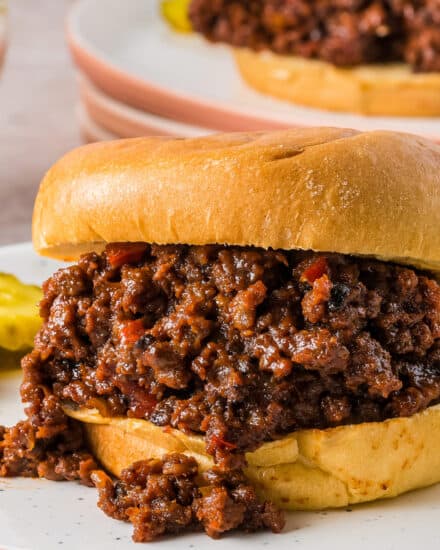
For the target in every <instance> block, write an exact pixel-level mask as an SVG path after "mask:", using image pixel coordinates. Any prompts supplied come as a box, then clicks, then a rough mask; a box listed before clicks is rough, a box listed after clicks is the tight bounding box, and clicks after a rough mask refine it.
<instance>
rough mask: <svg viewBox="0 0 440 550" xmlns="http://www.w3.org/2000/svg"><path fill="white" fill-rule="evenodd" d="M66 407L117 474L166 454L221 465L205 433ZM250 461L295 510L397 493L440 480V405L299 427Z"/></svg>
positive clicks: (258, 482)
mask: <svg viewBox="0 0 440 550" xmlns="http://www.w3.org/2000/svg"><path fill="white" fill-rule="evenodd" d="M65 412H66V413H67V414H68V415H69V416H70V417H72V418H75V419H77V420H80V421H81V422H83V423H84V428H85V433H86V436H87V440H88V443H89V446H90V449H91V451H92V452H93V454H94V456H95V457H96V458H97V459H98V460H99V461H100V462H101V464H102V465H103V466H104V467H105V468H106V469H107V470H108V471H109V472H111V473H113V474H114V475H115V476H119V475H120V473H121V470H122V469H123V468H127V467H128V466H130V465H131V464H132V463H133V462H135V461H137V460H144V459H148V458H158V457H161V456H163V455H164V454H166V453H183V454H186V455H188V456H193V457H194V458H195V459H196V460H197V462H198V463H199V468H200V471H205V470H207V469H208V468H210V467H211V466H212V465H213V463H212V458H211V457H210V456H209V455H208V454H207V452H206V451H205V444H204V440H203V438H202V437H200V436H195V435H185V434H183V433H182V432H180V431H178V430H175V429H172V428H165V429H164V428H160V427H158V426H155V425H154V424H152V423H151V422H148V421H147V420H136V419H128V418H109V417H103V416H101V415H100V414H99V413H98V411H96V410H90V409H79V410H74V409H69V408H65ZM246 458H247V461H248V468H247V469H246V470H245V473H246V475H247V477H248V478H249V479H250V481H251V482H252V483H253V484H254V486H255V488H256V490H257V492H258V493H259V496H260V497H261V498H266V499H270V500H272V501H273V502H275V503H276V504H278V505H279V506H280V507H281V508H285V509H288V510H300V509H301V510H315V509H322V508H336V507H340V506H347V505H349V504H356V503H360V502H366V501H370V500H376V499H379V498H389V497H395V496H397V495H399V494H401V493H404V492H406V491H410V490H413V489H418V488H421V487H425V486H428V485H432V484H433V483H437V482H438V481H440V405H437V406H434V407H430V408H428V409H426V410H424V411H423V412H420V413H417V414H415V415H414V416H412V417H409V418H394V419H392V420H385V421H384V422H368V423H363V424H357V425H349V426H341V427H337V428H330V429H327V430H304V431H299V432H294V433H291V434H289V435H286V436H284V437H283V438H282V439H279V440H277V441H272V442H269V443H265V444H263V445H262V446H261V447H260V448H259V449H257V450H256V451H255V452H253V453H247V455H246Z"/></svg>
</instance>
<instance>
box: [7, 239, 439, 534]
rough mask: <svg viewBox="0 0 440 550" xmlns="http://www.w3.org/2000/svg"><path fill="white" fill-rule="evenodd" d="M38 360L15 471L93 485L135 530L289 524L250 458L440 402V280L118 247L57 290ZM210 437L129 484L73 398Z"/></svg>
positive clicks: (29, 379)
mask: <svg viewBox="0 0 440 550" xmlns="http://www.w3.org/2000/svg"><path fill="white" fill-rule="evenodd" d="M41 316H42V318H43V325H42V328H41V330H40V332H39V334H38V336H37V338H36V341H35V348H34V350H33V351H32V352H31V353H30V354H29V355H28V356H26V357H25V359H24V360H23V363H22V367H23V372H24V380H23V384H22V390H21V391H22V398H23V401H24V402H25V403H26V413H27V416H28V418H27V420H26V421H23V422H20V423H18V424H17V426H15V427H13V428H9V429H8V428H0V476H11V475H24V476H40V477H47V478H48V479H55V480H61V479H79V480H80V481H82V482H83V483H85V484H87V485H92V484H94V485H95V486H96V487H98V490H99V495H100V496H99V506H100V507H101V508H102V509H103V510H104V511H105V512H106V513H107V514H108V515H110V516H112V517H115V518H118V519H121V520H125V521H131V522H132V523H133V524H134V527H135V530H134V539H135V540H137V541H147V540H152V539H154V538H156V537H158V536H160V535H162V534H164V533H177V532H180V531H183V530H194V529H200V528H203V529H204V530H205V531H206V532H207V533H208V534H209V535H211V536H214V537H217V536H219V535H220V534H221V533H223V532H225V531H228V530H231V529H236V528H240V529H245V530H255V529H260V528H270V529H271V530H272V531H274V532H278V531H280V530H281V529H282V527H283V524H284V520H283V516H282V514H281V513H280V512H279V511H278V510H277V509H276V508H275V507H274V505H273V504H272V503H270V502H263V503H262V502H259V501H258V499H257V497H256V494H255V490H254V489H253V488H252V487H251V486H250V485H249V483H248V482H247V480H246V478H245V476H244V474H243V472H242V467H243V466H244V465H245V459H244V453H245V452H246V451H251V450H254V449H256V448H257V447H258V446H260V445H261V444H262V443H264V442H265V441H271V440H273V439H276V438H278V437H282V436H283V435H284V434H286V433H288V432H291V431H294V430H300V429H305V428H327V427H330V426H337V425H342V424H352V423H359V422H366V421H381V420H384V419H386V418H391V417H396V416H409V415H413V414H414V413H416V412H418V411H421V410H423V409H424V408H426V407H428V406H430V405H433V404H435V403H438V402H440V287H439V285H438V284H437V282H436V281H435V280H434V278H433V277H432V276H430V275H429V274H426V273H421V272H418V271H415V270H412V269H409V268H405V267H402V266H398V265H394V264H391V263H384V262H379V261H373V260H369V259H360V258H356V257H351V256H344V255H340V254H316V253H313V252H299V251H291V252H286V251H280V250H278V251H276V250H262V249H257V248H251V247H246V248H243V247H228V246H155V245H152V246H150V245H147V244H144V243H132V244H128V243H116V244H112V245H109V246H107V248H106V250H105V251H104V252H103V253H102V254H101V255H98V254H89V255H87V256H84V257H83V258H81V259H80V261H79V262H78V263H77V264H76V265H73V266H71V267H68V268H66V269H62V270H60V271H58V272H57V273H55V274H54V275H53V277H52V278H51V279H49V280H48V281H47V282H46V283H45V284H44V298H43V300H42V302H41ZM63 403H64V404H66V403H67V404H70V405H73V406H78V407H89V408H97V409H98V410H99V411H100V412H101V413H102V414H103V415H110V416H128V417H134V418H145V419H148V420H150V421H151V422H153V423H155V424H156V425H159V426H173V427H175V428H177V429H179V430H182V431H184V432H188V433H200V434H203V435H204V437H205V440H206V445H207V450H208V452H209V453H211V454H212V455H213V457H214V461H215V464H216V465H215V467H214V468H213V469H211V470H209V471H208V472H206V473H205V474H203V475H201V474H200V473H199V472H198V468H197V464H196V463H195V461H194V460H193V459H192V458H188V457H186V456H184V455H167V456H164V457H162V458H160V459H158V460H148V461H141V462H138V463H135V464H133V465H132V466H131V467H130V468H128V469H126V470H124V472H123V473H122V475H121V479H120V480H118V481H115V482H114V481H112V479H111V478H109V477H108V476H107V474H105V472H103V471H102V470H99V469H98V465H97V464H96V463H95V461H94V460H93V458H92V457H91V456H90V454H89V453H88V452H87V450H86V448H85V442H84V440H83V435H82V431H81V428H80V425H79V424H77V423H75V422H74V421H72V420H70V419H68V418H67V417H66V416H65V414H64V412H63V409H62V404H63Z"/></svg>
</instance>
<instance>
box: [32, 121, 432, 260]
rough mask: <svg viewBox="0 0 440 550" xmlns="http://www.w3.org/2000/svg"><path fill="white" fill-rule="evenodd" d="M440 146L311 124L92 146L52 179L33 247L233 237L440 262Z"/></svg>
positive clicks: (45, 185) (62, 249)
mask: <svg viewBox="0 0 440 550" xmlns="http://www.w3.org/2000/svg"><path fill="white" fill-rule="evenodd" d="M439 189H440V147H439V146H438V145H435V144H434V143H432V142H431V141H428V140H425V139H423V138H420V137H416V136H411V135H406V134H397V133H391V132H384V131H377V132H365V133H359V132H356V131H354V130H344V129H335V128H308V129H295V130H285V131H279V132H269V133H250V134H222V135H216V136H208V137H203V138H196V139H166V138H139V139H132V140H125V141H115V142H108V143H99V144H93V145H87V146H85V147H81V148H79V149H77V150H74V151H72V152H71V153H69V154H68V155H66V156H65V157H64V158H63V159H61V160H60V161H59V162H58V163H57V164H55V166H54V167H53V168H52V169H51V170H50V171H49V172H48V174H47V175H46V177H45V178H44V180H43V182H42V184H41V187H40V190H39V193H38V196H37V199H36V202H35V209H34V219H33V240H34V245H35V248H36V250H37V251H38V252H39V253H41V254H43V255H48V256H52V257H55V258H62V259H75V258H77V257H78V256H79V255H80V254H81V253H82V252H87V251H91V250H99V249H101V248H102V247H103V245H104V244H105V243H107V242H115V241H146V242H154V243H158V244H170V243H176V244H177V243H188V244H213V243H221V244H231V245H242V246H245V245H254V246H260V247H264V248H268V247H272V248H282V249H296V248H298V249H313V250H317V251H334V252H340V253H345V254H358V255H370V256H376V257H378V258H382V259H386V260H395V261H400V262H403V263H408V264H411V265H414V266H419V267H427V268H430V269H433V270H439V269H440V239H439V238H438V234H439V228H440V193H439Z"/></svg>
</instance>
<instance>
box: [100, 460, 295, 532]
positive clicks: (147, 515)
mask: <svg viewBox="0 0 440 550" xmlns="http://www.w3.org/2000/svg"><path fill="white" fill-rule="evenodd" d="M197 476H198V466H197V462H196V461H195V459H194V458H191V457H187V456H185V455H182V454H171V455H165V456H164V457H162V459H160V460H157V459H151V460H142V461H139V462H136V463H134V464H133V465H132V466H130V468H127V469H125V470H123V471H122V472H121V477H120V480H117V481H112V479H111V478H110V477H109V476H108V475H107V474H105V473H104V472H103V471H102V470H99V471H95V472H93V473H92V480H93V482H94V484H95V485H96V487H97V488H98V490H99V501H98V506H99V507H100V508H101V509H102V510H103V511H104V512H105V513H106V514H107V515H109V516H111V517H113V518H116V519H119V520H124V521H129V522H131V523H132V524H133V526H134V532H133V540H134V541H135V542H146V541H151V540H154V539H156V538H158V537H160V536H161V535H164V534H166V533H172V534H176V533H179V532H182V531H186V530H196V529H199V528H200V526H202V527H203V528H204V529H205V531H206V532H207V534H208V535H210V536H212V537H214V538H217V537H218V536H219V535H220V534H221V533H223V532H225V531H230V530H231V529H236V528H243V529H245V530H247V531H255V530H257V529H261V528H270V529H272V530H273V531H274V532H279V531H280V530H281V529H282V528H283V526H284V519H283V515H282V513H281V512H279V511H278V510H277V509H276V508H275V507H274V506H273V504H271V503H270V502H265V503H259V502H258V499H257V497H256V494H255V491H254V489H253V488H252V487H251V486H250V485H249V484H248V483H247V481H246V479H245V477H244V476H243V474H242V473H240V472H234V471H230V472H223V473H221V474H220V473H217V472H216V470H215V469H213V470H210V471H208V472H207V473H205V475H204V476H203V478H202V480H201V481H200V482H197Z"/></svg>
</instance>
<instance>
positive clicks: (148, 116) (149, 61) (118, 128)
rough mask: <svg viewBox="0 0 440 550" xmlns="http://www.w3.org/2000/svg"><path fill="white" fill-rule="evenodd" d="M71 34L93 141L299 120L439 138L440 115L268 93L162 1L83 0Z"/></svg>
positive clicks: (82, 116) (84, 120)
mask: <svg viewBox="0 0 440 550" xmlns="http://www.w3.org/2000/svg"><path fill="white" fill-rule="evenodd" d="M67 38H68V43H69V47H70V49H71V52H72V55H73V59H74V61H75V64H76V66H77V68H78V73H79V78H78V81H79V92H80V93H79V96H80V100H79V107H78V117H79V122H80V126H81V131H82V133H83V135H84V138H85V139H86V140H88V141H94V140H103V139H113V138H116V137H137V136H141V135H168V136H198V135H202V134H206V133H209V132H218V131H237V130H267V129H275V128H286V127H295V126H317V125H320V126H342V127H351V128H358V129H360V130H372V129H379V128H380V129H389V130H396V131H405V132H412V133H416V134H421V135H425V136H427V137H430V138H433V139H436V140H440V118H396V117H364V116H360V115H352V114H344V113H342V114H341V113H330V112H326V111H319V110H314V109H308V108H305V107H299V106H295V105H292V104H289V103H285V102H283V101H278V100H275V99H271V98H268V97H266V96H263V95H261V94H259V93H258V92H255V91H253V90H251V89H250V88H248V87H247V86H246V84H244V82H242V80H241V79H240V76H239V74H238V71H237V69H236V67H235V65H234V61H233V59H232V56H231V52H230V49H229V48H228V47H227V46H223V45H212V44H209V43H207V42H206V41H205V40H203V39H202V38H201V37H200V36H198V35H196V34H179V33H176V32H174V31H173V30H172V29H171V28H169V26H168V25H167V24H166V23H165V22H164V21H163V20H162V18H161V16H160V13H159V0H125V1H124V2H121V1H120V0H106V1H105V2H103V1H102V0H78V2H76V3H75V4H74V6H73V8H72V10H71V12H70V14H69V17H68V22H67Z"/></svg>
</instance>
